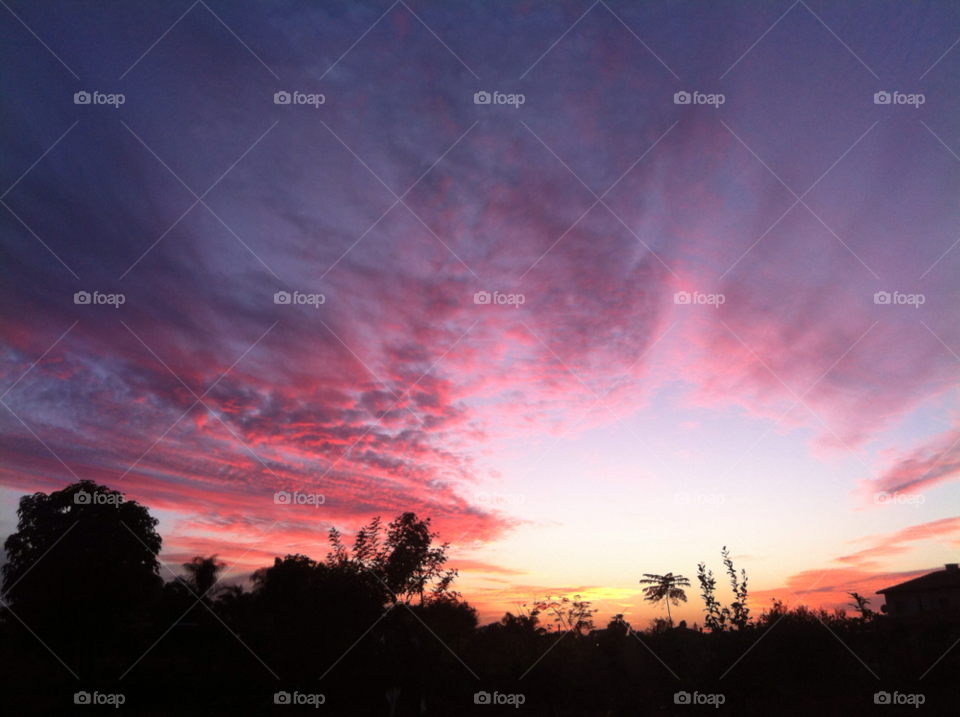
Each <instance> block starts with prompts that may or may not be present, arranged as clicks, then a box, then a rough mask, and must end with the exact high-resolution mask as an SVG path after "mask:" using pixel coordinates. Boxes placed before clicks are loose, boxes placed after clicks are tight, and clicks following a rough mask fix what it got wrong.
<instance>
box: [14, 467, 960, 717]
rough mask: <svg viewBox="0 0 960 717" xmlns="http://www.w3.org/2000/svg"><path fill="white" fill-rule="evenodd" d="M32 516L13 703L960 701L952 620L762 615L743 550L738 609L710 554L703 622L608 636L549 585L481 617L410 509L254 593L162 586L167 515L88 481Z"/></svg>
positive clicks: (603, 709) (22, 552)
mask: <svg viewBox="0 0 960 717" xmlns="http://www.w3.org/2000/svg"><path fill="white" fill-rule="evenodd" d="M18 516H19V525H18V530H17V532H16V533H15V534H13V535H11V536H10V537H9V538H8V539H7V541H6V543H5V548H6V551H7V555H8V563H7V564H6V565H5V566H4V568H3V590H4V593H3V602H2V603H0V608H2V609H0V671H2V674H3V676H4V683H5V685H4V689H3V694H2V697H0V699H2V706H3V708H4V709H3V714H17V715H19V714H23V715H34V714H37V715H43V714H51V715H66V714H91V712H92V711H98V710H100V711H102V710H103V709H107V708H106V707H100V708H97V707H94V706H91V705H75V704H74V694H76V693H79V692H85V693H90V694H92V693H94V692H97V693H98V694H100V695H116V694H122V695H123V696H124V702H123V706H122V707H120V708H113V707H110V708H109V709H111V710H112V711H111V714H136V715H168V714H177V715H194V714H195V715H221V714H223V715H226V714H241V715H257V714H290V713H291V711H292V710H304V709H311V710H314V712H312V713H314V714H319V713H320V712H321V711H325V712H326V713H327V714H336V715H371V716H372V715H384V716H386V715H391V714H392V715H395V717H401V716H403V715H421V716H422V715H428V716H429V715H472V714H476V715H493V714H517V715H519V714H529V715H551V716H556V717H560V716H563V717H566V716H567V715H571V716H572V715H602V716H604V717H607V716H609V717H613V716H619V715H643V714H654V713H655V714H658V715H670V714H678V715H679V714H688V713H689V712H690V711H691V710H704V709H708V708H707V707H697V706H695V705H683V704H676V703H675V697H674V696H675V694H677V693H680V692H687V693H691V694H692V693H695V692H696V693H699V694H700V695H704V694H706V695H717V694H719V695H723V704H722V705H720V706H719V707H716V708H713V707H710V708H709V709H710V710H711V711H710V714H715V715H773V714H777V715H809V714H825V715H832V714H838V715H839V714H848V715H858V714H864V715H867V714H877V713H882V714H891V713H896V712H897V711H898V708H896V707H891V706H883V707H881V706H875V705H874V704H873V695H874V693H876V692H878V691H881V690H886V691H888V692H891V693H893V692H894V691H895V690H899V692H901V693H906V694H915V693H922V694H924V695H925V704H924V706H923V709H924V713H925V714H954V713H955V705H956V699H957V696H958V689H957V687H956V685H957V677H958V669H960V651H955V650H951V649H950V648H951V646H952V645H953V644H954V643H955V641H956V640H957V639H958V638H960V632H958V631H957V628H956V626H955V625H935V626H931V627H928V628H926V629H919V628H912V629H907V628H905V627H902V626H900V625H899V624H898V623H897V622H895V621H893V620H890V619H889V618H878V616H877V615H876V614H874V613H873V612H871V611H870V610H869V608H868V607H867V606H866V603H865V602H863V600H862V598H860V597H859V596H855V597H856V599H857V605H858V611H857V612H856V613H855V615H854V616H852V617H851V616H848V615H846V614H845V613H843V612H842V611H835V612H832V613H827V612H826V611H823V610H819V611H813V610H809V609H807V608H805V607H799V608H797V609H794V610H788V609H787V608H786V607H785V606H784V605H782V604H781V603H774V604H773V605H772V606H771V607H770V608H769V609H767V610H766V611H764V612H762V613H761V614H759V615H758V616H756V617H750V613H749V609H748V608H747V592H746V575H745V574H743V573H741V576H740V577H737V574H736V572H735V571H734V570H733V567H732V563H730V562H729V556H728V554H727V552H726V550H724V561H725V564H727V567H728V573H732V575H733V578H732V580H733V584H734V585H735V586H736V590H735V591H734V594H735V598H736V600H735V602H734V604H733V605H732V606H731V608H724V607H723V606H721V605H720V604H719V602H718V601H716V599H715V598H713V594H712V592H711V590H712V583H711V581H712V579H713V578H712V573H709V572H708V571H706V570H705V568H703V566H701V570H700V575H702V578H701V580H700V583H701V586H702V587H703V588H704V589H705V590H706V593H705V601H706V603H707V607H706V611H705V617H706V618H707V621H706V625H707V626H708V629H705V630H704V629H690V628H687V627H686V626H685V624H684V623H681V624H680V626H678V627H673V625H672V623H671V622H669V621H668V620H656V621H654V623H653V625H652V626H650V627H648V628H646V629H638V627H637V626H631V625H630V624H629V623H628V622H626V621H625V620H624V619H623V616H621V615H617V616H615V617H614V618H613V619H611V620H610V622H609V623H608V624H607V625H606V626H605V627H602V628H596V627H595V626H594V622H593V614H594V611H595V610H594V608H593V607H592V606H591V604H590V602H589V601H584V600H582V599H580V597H579V596H574V597H572V598H567V597H563V596H561V597H558V598H549V597H548V598H547V599H545V600H542V601H538V602H536V603H534V604H533V605H532V606H531V607H530V608H529V609H523V610H522V611H520V614H516V615H515V614H512V613H509V612H508V613H507V614H506V615H505V616H504V617H503V618H502V619H501V620H500V621H499V622H498V623H494V624H491V625H486V626H484V627H479V626H478V620H477V614H476V611H475V610H474V609H473V608H472V607H471V606H470V605H469V604H468V603H467V602H466V601H465V600H464V599H463V597H462V596H461V595H460V594H459V593H458V592H456V590H455V589H454V588H455V581H456V578H457V573H456V571H455V570H452V569H449V568H448V567H447V565H446V563H447V554H446V553H447V548H448V546H447V545H446V544H437V542H436V541H437V538H438V536H437V534H436V533H435V532H433V531H432V530H431V528H430V521H429V520H420V519H419V518H417V516H416V515H414V514H413V513H404V514H403V515H401V516H399V517H397V518H396V519H395V520H394V521H393V522H391V523H390V524H389V525H387V526H382V525H381V523H380V520H379V519H376V520H374V521H372V522H371V523H370V524H369V525H368V526H366V527H365V528H363V529H362V530H360V531H359V532H358V533H357V535H356V536H355V539H354V541H353V546H352V548H348V547H347V546H346V545H345V544H344V543H343V541H342V539H341V536H340V534H339V533H338V532H337V531H335V530H334V531H331V533H330V536H329V549H328V552H327V553H326V555H325V556H324V557H323V558H322V559H314V558H311V557H307V556H304V555H287V556H286V557H284V558H283V559H281V558H277V559H276V560H275V561H274V563H273V565H271V566H269V567H265V568H261V569H260V570H258V571H256V573H255V574H254V575H253V580H252V589H251V590H244V589H243V588H241V587H239V586H226V585H224V583H223V582H221V578H222V577H223V575H224V568H225V567H226V566H225V564H224V563H223V562H221V561H219V560H218V559H217V557H216V556H198V557H196V558H194V559H193V560H191V561H189V562H188V563H186V564H185V565H183V566H179V567H180V568H181V570H180V572H182V576H181V577H180V578H179V579H176V580H170V581H168V582H164V580H163V578H162V577H161V575H162V574H163V573H164V572H166V571H165V570H164V569H163V567H162V566H161V564H160V562H159V559H158V555H159V553H160V548H161V543H162V541H161V537H160V536H159V535H158V534H157V533H156V530H155V529H156V526H157V521H156V519H154V518H152V517H151V516H150V514H149V511H148V510H147V509H146V508H145V507H144V506H141V505H139V504H137V503H135V502H132V501H124V500H122V497H121V496H120V494H119V493H117V492H115V491H111V490H109V489H108V488H106V487H104V486H98V485H95V484H94V483H92V482H90V481H82V482H80V483H77V484H74V485H71V486H69V487H68V488H66V489H64V490H62V491H57V492H54V493H52V494H50V495H46V494H42V493H37V494H34V495H32V496H24V497H23V498H22V499H21V501H20V509H19V511H18ZM645 582H646V583H647V584H651V585H653V587H652V588H650V589H648V596H650V597H651V598H654V599H661V598H666V597H667V596H671V595H672V596H673V597H674V599H682V600H685V596H683V597H682V598H681V597H680V594H679V593H678V592H677V591H678V590H679V591H680V592H682V587H683V586H684V585H685V584H687V583H685V578H683V577H682V576H673V575H672V574H669V575H667V576H651V575H647V576H646V579H645ZM658 586H661V587H658ZM661 588H662V589H661ZM711 601H713V602H712V603H711ZM674 604H676V603H674ZM710 627H712V628H713V629H712V630H711V629H709V628H710ZM938 659H939V660H940V662H939V663H937V664H936V667H935V668H934V669H932V670H929V668H930V667H931V666H932V665H933V664H934V663H935V662H936V661H937V660H938ZM928 670H929V671H928ZM924 673H926V674H925V675H924ZM921 676H923V679H922V680H921V679H920V677H921ZM278 693H281V694H282V693H286V694H290V695H293V694H294V693H297V694H298V695H300V697H301V698H302V697H303V696H304V695H307V696H312V695H321V694H322V695H323V704H322V705H320V706H319V707H316V708H314V707H313V706H310V705H309V703H308V704H306V705H300V706H297V705H291V704H275V695H277V694H278ZM478 693H480V694H481V695H482V694H483V693H487V694H491V695H492V694H493V693H497V694H498V695H499V697H500V698H501V699H504V696H510V697H514V696H517V695H522V705H521V706H519V707H517V706H515V703H516V702H517V700H516V699H515V700H514V703H511V704H502V705H496V704H482V702H483V701H484V699H485V698H484V697H482V696H481V697H477V698H475V695H477V694H478ZM478 701H479V702H480V703H478ZM508 710H509V711H508ZM877 710H881V712H877ZM911 714H915V712H911Z"/></svg>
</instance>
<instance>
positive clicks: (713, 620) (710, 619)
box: [697, 563, 730, 632]
mask: <svg viewBox="0 0 960 717" xmlns="http://www.w3.org/2000/svg"><path fill="white" fill-rule="evenodd" d="M697 580H698V581H699V582H700V597H702V598H703V602H704V605H705V607H704V608H703V611H704V612H705V613H707V615H706V617H705V618H704V619H703V624H704V626H706V627H707V628H708V629H709V630H710V631H711V632H722V631H723V630H725V629H726V625H727V620H728V619H729V617H730V610H729V609H728V608H725V607H722V606H721V605H720V601H719V600H717V598H716V596H715V595H714V592H715V591H716V588H717V581H716V579H715V578H714V577H713V571H712V570H707V566H706V564H705V563H700V564H699V565H697Z"/></svg>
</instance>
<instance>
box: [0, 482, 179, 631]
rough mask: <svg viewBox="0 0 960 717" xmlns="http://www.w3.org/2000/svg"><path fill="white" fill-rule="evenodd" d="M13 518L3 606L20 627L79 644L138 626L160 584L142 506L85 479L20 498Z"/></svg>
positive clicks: (151, 524) (156, 540)
mask: <svg viewBox="0 0 960 717" xmlns="http://www.w3.org/2000/svg"><path fill="white" fill-rule="evenodd" d="M17 516H18V517H19V522H18V524H17V531H16V532H15V533H13V534H12V535H10V537H8V538H7V540H6V542H5V543H4V547H5V548H6V551H7V558H8V562H7V564H6V565H4V566H3V588H4V600H5V601H7V602H8V603H10V605H11V607H12V609H13V610H14V611H15V612H16V614H17V615H18V616H20V617H21V618H22V619H23V620H24V621H25V622H26V623H27V624H29V625H30V626H31V627H32V628H33V629H37V630H41V631H43V632H44V633H45V634H47V635H62V636H64V638H65V639H72V640H73V641H74V644H78V645H79V644H85V645H89V644H91V643H93V642H99V641H104V640H110V639H115V638H116V639H121V638H124V639H125V638H126V637H129V634H130V632H131V631H134V630H136V629H137V628H139V627H142V626H143V625H144V623H145V621H146V616H147V615H148V613H149V611H150V607H151V606H152V605H153V604H154V601H155V600H158V599H159V596H160V592H161V588H162V585H163V580H162V578H161V577H160V575H159V572H160V563H159V562H158V560H157V554H158V553H159V552H160V546H161V542H162V540H161V538H160V536H159V535H158V534H157V532H156V530H155V529H156V526H157V523H158V520H157V519H156V518H153V517H151V516H150V513H149V511H148V510H147V509H146V508H145V507H143V506H142V505H139V504H138V503H136V502H134V501H129V500H125V499H124V498H123V496H122V494H121V493H119V492H118V491H114V490H111V489H109V488H107V487H106V486H102V485H97V484H96V483H94V482H93V481H89V480H84V481H80V482H79V483H74V484H72V485H69V486H67V487H66V488H64V489H63V490H59V491H54V492H53V493H50V494H49V495H48V494H46V493H34V494H33V495H25V496H23V497H22V498H20V507H19V509H18V510H17ZM53 639H55V638H53Z"/></svg>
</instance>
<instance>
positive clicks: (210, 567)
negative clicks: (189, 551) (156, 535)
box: [180, 555, 227, 602]
mask: <svg viewBox="0 0 960 717" xmlns="http://www.w3.org/2000/svg"><path fill="white" fill-rule="evenodd" d="M225 567H227V565H226V563H220V562H217V556H216V555H211V556H210V557H209V558H204V557H202V556H199V555H198V556H197V557H195V558H193V560H191V561H190V562H188V563H184V564H183V569H184V571H185V572H186V575H184V576H183V577H181V578H180V580H181V581H182V582H183V583H184V584H185V585H186V586H187V587H188V588H189V589H190V591H191V592H192V593H193V594H194V595H196V596H197V597H198V598H201V599H203V600H204V601H206V602H209V601H210V598H211V597H213V596H214V595H215V594H216V593H219V592H222V591H223V589H225V586H223V585H219V586H217V587H214V586H216V585H217V580H218V579H219V577H220V573H221V572H222V571H223V569H224V568H225ZM208 594H209V595H210V597H207V595H208Z"/></svg>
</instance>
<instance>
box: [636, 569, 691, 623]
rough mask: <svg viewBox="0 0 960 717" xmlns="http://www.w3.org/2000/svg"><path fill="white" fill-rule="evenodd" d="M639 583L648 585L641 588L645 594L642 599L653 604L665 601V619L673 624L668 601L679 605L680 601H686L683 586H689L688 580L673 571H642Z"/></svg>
mask: <svg viewBox="0 0 960 717" xmlns="http://www.w3.org/2000/svg"><path fill="white" fill-rule="evenodd" d="M640 584H641V585H648V586H649V587H646V588H644V589H643V593H644V595H646V597H645V598H644V600H648V601H649V602H652V603H653V604H654V605H657V604H659V603H660V601H661V600H663V601H665V602H666V603H667V620H668V621H669V623H670V624H671V625H673V618H672V617H671V616H670V603H671V602H672V603H673V604H674V605H680V603H681V602H686V601H687V594H686V593H685V592H684V591H683V588H688V587H690V581H689V580H687V579H686V578H685V577H683V576H682V575H674V574H673V573H667V574H666V575H651V574H650V573H644V574H643V580H641V581H640Z"/></svg>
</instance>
